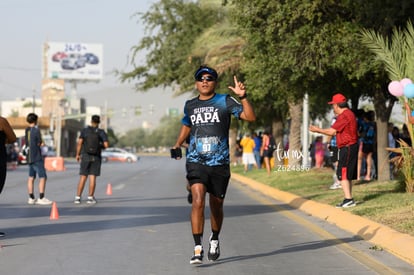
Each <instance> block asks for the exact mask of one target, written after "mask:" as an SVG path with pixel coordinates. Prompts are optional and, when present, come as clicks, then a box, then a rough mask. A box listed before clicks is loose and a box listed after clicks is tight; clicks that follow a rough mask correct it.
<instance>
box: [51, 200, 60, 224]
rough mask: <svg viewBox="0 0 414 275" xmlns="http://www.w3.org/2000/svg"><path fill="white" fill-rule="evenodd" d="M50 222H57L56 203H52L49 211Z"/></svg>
mask: <svg viewBox="0 0 414 275" xmlns="http://www.w3.org/2000/svg"><path fill="white" fill-rule="evenodd" d="M50 219H51V220H59V211H58V209H57V206H56V202H53V203H52V210H51V211H50Z"/></svg>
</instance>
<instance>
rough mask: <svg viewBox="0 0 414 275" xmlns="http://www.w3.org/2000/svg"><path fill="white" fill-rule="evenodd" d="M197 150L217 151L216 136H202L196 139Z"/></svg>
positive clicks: (200, 151)
mask: <svg viewBox="0 0 414 275" xmlns="http://www.w3.org/2000/svg"><path fill="white" fill-rule="evenodd" d="M196 144H197V152H198V153H200V154H209V153H212V152H215V151H217V148H218V138H217V137H202V138H197V139H196Z"/></svg>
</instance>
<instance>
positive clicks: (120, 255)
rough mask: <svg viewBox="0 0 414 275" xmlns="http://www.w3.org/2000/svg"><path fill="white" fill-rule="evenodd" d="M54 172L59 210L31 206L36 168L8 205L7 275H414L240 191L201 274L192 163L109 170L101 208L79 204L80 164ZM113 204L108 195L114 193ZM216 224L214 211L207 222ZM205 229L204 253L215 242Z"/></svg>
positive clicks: (229, 203)
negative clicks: (189, 182)
mask: <svg viewBox="0 0 414 275" xmlns="http://www.w3.org/2000/svg"><path fill="white" fill-rule="evenodd" d="M66 168H67V169H66V171H64V172H49V173H48V176H49V181H48V186H47V194H46V196H47V197H48V198H49V199H51V200H54V201H56V203H57V206H58V210H59V219H58V220H50V219H49V217H50V212H51V207H50V206H38V205H34V206H31V205H27V204H26V200H27V194H26V177H27V167H24V166H21V167H19V168H18V169H17V170H16V171H10V172H9V173H8V180H7V184H6V188H5V190H4V192H3V194H2V195H1V197H0V207H1V212H0V230H1V231H5V232H6V233H7V236H6V237H5V238H2V239H0V244H1V246H2V248H1V251H0V274H19V275H20V274H21V275H26V274H28V275H29V274H30V275H37V274H62V275H66V274H223V275H224V274H225V275H228V274H238V275H239V274H332V273H335V274H347V275H348V274H410V273H411V274H413V273H414V267H413V266H410V265H408V264H407V263H405V262H403V261H401V260H399V259H397V258H395V257H394V256H393V255H390V254H388V253H386V252H384V251H377V250H375V249H371V247H370V245H369V244H368V243H366V242H365V241H363V240H360V239H359V238H358V237H356V236H352V235H350V234H349V233H347V232H344V231H342V230H340V229H338V228H336V227H334V226H332V225H329V224H328V223H326V222H324V221H321V220H317V219H315V218H312V217H309V216H307V215H305V214H303V213H302V212H300V211H297V210H293V209H290V208H289V207H288V206H286V205H284V204H283V203H280V202H278V201H275V200H273V199H271V198H268V197H266V196H265V195H263V194H260V193H257V192H255V191H252V190H250V189H248V188H247V187H246V186H245V185H243V184H241V183H239V182H234V181H232V183H231V185H230V188H229V191H228V197H227V199H226V203H225V221H224V225H223V231H222V234H221V246H222V255H221V257H220V259H219V260H218V261H216V262H208V261H207V260H206V261H205V263H204V264H203V265H199V266H192V265H190V264H189V259H190V257H191V254H192V249H193V241H192V236H191V233H190V225H189V221H188V220H189V211H190V206H189V205H188V204H187V202H186V191H185V181H184V162H183V161H173V160H171V159H169V158H167V157H142V158H141V160H140V161H139V162H138V163H134V164H118V163H107V164H104V165H103V169H102V176H101V177H100V178H99V179H98V187H97V191H96V197H97V200H98V204H96V205H93V206H89V205H86V204H85V203H82V204H81V205H74V204H73V197H74V193H75V189H76V184H77V180H78V164H76V163H73V162H67V163H66ZM108 183H110V184H111V186H112V195H110V196H109V195H106V187H107V184H108ZM206 217H207V218H208V211H207V212H206ZM209 232H210V230H209V225H208V221H207V223H206V233H205V235H206V236H205V245H206V246H207V238H208V235H209Z"/></svg>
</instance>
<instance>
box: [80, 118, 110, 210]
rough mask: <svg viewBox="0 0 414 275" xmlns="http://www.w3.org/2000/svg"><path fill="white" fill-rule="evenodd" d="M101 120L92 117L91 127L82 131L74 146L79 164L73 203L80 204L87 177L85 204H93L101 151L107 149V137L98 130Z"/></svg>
mask: <svg viewBox="0 0 414 275" xmlns="http://www.w3.org/2000/svg"><path fill="white" fill-rule="evenodd" d="M100 122H101V118H100V117H99V116H98V115H93V116H92V119H91V125H90V126H88V127H86V128H84V129H82V131H81V133H80V136H79V139H78V143H77V146H76V161H77V162H80V169H79V175H80V179H79V183H78V188H77V193H76V196H75V200H74V203H75V204H80V203H81V197H82V192H83V189H84V187H85V183H86V180H87V179H88V177H89V192H88V200H87V201H86V203H88V204H95V203H96V199H95V187H96V177H98V176H100V175H101V164H102V158H101V151H102V148H108V146H109V143H108V137H107V135H106V133H105V131H104V130H103V129H100V128H98V126H99V123H100Z"/></svg>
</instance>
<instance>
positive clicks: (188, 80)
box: [118, 0, 222, 94]
mask: <svg viewBox="0 0 414 275" xmlns="http://www.w3.org/2000/svg"><path fill="white" fill-rule="evenodd" d="M210 2H212V1H206V4H205V5H203V6H201V5H200V4H199V3H198V2H191V1H184V0H178V1H177V0H161V1H159V2H157V3H155V4H153V5H152V6H151V8H150V9H149V11H148V12H146V13H144V14H141V13H137V14H136V16H139V19H140V20H141V21H142V22H143V24H144V25H145V26H146V30H147V33H148V35H146V36H145V37H144V38H143V39H142V40H141V41H140V42H139V43H138V45H135V46H133V47H132V49H131V58H130V62H131V65H133V67H134V68H133V70H131V71H129V72H118V73H119V76H120V79H121V81H136V82H137V85H136V87H137V89H139V90H148V89H150V88H153V87H157V86H172V87H174V88H175V90H176V93H177V94H180V93H183V92H188V91H193V90H194V79H193V76H192V74H193V72H194V70H195V69H196V68H195V67H197V66H199V65H200V64H202V63H203V61H204V60H203V58H197V57H195V56H193V55H192V49H193V45H194V43H195V40H196V39H197V38H198V37H199V36H200V34H202V33H203V32H204V30H206V29H208V28H209V27H211V26H213V25H214V24H216V23H217V22H220V21H221V18H222V13H221V12H220V9H218V8H217V7H216V6H215V5H213V4H211V5H210V4H209V3H210ZM143 51H146V52H147V55H146V60H145V64H143V65H142V64H140V61H141V60H140V59H139V58H138V54H139V53H141V52H143Z"/></svg>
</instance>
